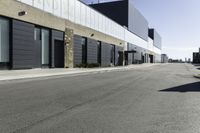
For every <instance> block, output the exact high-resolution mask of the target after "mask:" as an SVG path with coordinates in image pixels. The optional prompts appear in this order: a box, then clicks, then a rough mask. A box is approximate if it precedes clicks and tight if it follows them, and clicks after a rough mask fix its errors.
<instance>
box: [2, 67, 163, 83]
mask: <svg viewBox="0 0 200 133" xmlns="http://www.w3.org/2000/svg"><path fill="white" fill-rule="evenodd" d="M155 65H160V64H140V65H129V66H123V67H107V68H68V69H67V68H66V69H65V68H61V69H57V68H56V69H28V70H1V71H0V81H7V80H19V79H29V78H40V77H50V76H62V75H77V74H78V75H80V74H89V73H97V72H109V71H119V70H120V71H121V70H128V69H134V68H141V67H150V66H155Z"/></svg>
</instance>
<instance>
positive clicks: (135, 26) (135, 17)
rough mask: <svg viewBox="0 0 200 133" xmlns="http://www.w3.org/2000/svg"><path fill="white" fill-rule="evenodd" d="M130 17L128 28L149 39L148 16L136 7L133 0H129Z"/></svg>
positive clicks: (146, 39)
mask: <svg viewBox="0 0 200 133" xmlns="http://www.w3.org/2000/svg"><path fill="white" fill-rule="evenodd" d="M128 9H129V14H128V15H129V17H128V19H129V20H128V23H129V24H128V29H129V30H130V31H132V32H133V33H135V34H136V35H138V36H139V37H141V38H142V39H144V40H145V41H148V28H149V26H148V21H147V20H146V18H145V17H144V16H143V15H142V14H141V13H140V12H139V11H138V10H137V9H136V8H135V7H134V3H133V0H129V7H128Z"/></svg>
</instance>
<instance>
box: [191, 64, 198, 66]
mask: <svg viewBox="0 0 200 133" xmlns="http://www.w3.org/2000/svg"><path fill="white" fill-rule="evenodd" d="M192 65H193V66H200V64H192Z"/></svg>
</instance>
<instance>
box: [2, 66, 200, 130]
mask: <svg viewBox="0 0 200 133" xmlns="http://www.w3.org/2000/svg"><path fill="white" fill-rule="evenodd" d="M195 69H196V68H195V67H194V66H193V65H191V64H165V65H156V66H150V67H138V68H135V69H130V70H123V71H111V72H102V73H91V74H86V75H75V76H67V75H66V76H65V75H63V76H55V77H51V78H38V79H28V80H17V81H7V82H1V83H0V133H198V132H199V131H200V125H199V122H200V80H199V79H197V78H194V77H193V75H194V71H195Z"/></svg>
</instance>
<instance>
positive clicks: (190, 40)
mask: <svg viewBox="0 0 200 133" xmlns="http://www.w3.org/2000/svg"><path fill="white" fill-rule="evenodd" d="M84 1H86V2H89V1H95V0H84ZM96 1H97V0H96ZM104 1H106V0H104ZM133 1H134V3H135V7H136V8H137V9H138V10H140V12H141V13H142V14H143V15H144V16H145V17H146V19H147V20H148V21H149V26H150V27H154V28H156V30H157V31H158V32H159V34H160V35H161V36H162V42H163V53H167V54H168V55H169V56H170V57H171V58H178V59H185V57H186V58H192V52H193V51H198V47H200V9H199V7H200V0H133Z"/></svg>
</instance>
